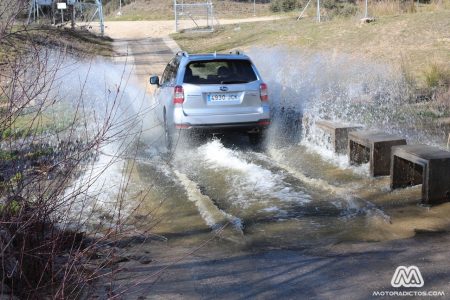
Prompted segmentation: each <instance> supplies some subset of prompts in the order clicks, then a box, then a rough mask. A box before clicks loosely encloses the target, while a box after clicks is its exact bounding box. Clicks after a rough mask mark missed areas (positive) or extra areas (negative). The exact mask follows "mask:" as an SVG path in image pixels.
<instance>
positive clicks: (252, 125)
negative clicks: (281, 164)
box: [175, 119, 270, 131]
mask: <svg viewBox="0 0 450 300" xmlns="http://www.w3.org/2000/svg"><path fill="white" fill-rule="evenodd" d="M269 126H270V119H262V120H259V121H258V122H244V123H222V124H190V123H182V124H175V128H176V129H185V130H199V131H219V130H220V131H254V130H264V129H267V128H268V127H269Z"/></svg>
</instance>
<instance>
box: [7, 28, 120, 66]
mask: <svg viewBox="0 0 450 300" xmlns="http://www.w3.org/2000/svg"><path fill="white" fill-rule="evenodd" d="M112 42H113V40H112V39H110V38H108V37H101V36H97V35H94V34H92V33H90V32H89V31H84V30H71V29H67V28H56V27H50V26H27V27H22V26H16V27H14V29H13V30H12V31H11V32H10V33H9V34H8V35H6V36H5V37H3V38H2V40H1V41H0V65H1V64H6V61H7V60H8V59H12V58H13V57H15V56H17V55H18V54H24V53H26V51H29V50H30V49H31V48H34V47H36V46H46V47H57V48H59V49H63V50H64V51H67V52H69V53H71V54H73V55H76V56H95V55H100V56H112V55H114V50H113V46H112Z"/></svg>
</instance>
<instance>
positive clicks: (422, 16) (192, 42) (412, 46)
mask: <svg viewBox="0 0 450 300" xmlns="http://www.w3.org/2000/svg"><path fill="white" fill-rule="evenodd" d="M449 28H450V10H448V9H447V10H440V11H434V12H420V13H414V14H402V15H397V16H385V17H380V18H378V19H377V20H376V21H375V22H373V23H369V24H360V23H359V20H357V19H355V18H346V19H342V18H341V19H335V20H333V21H328V22H323V23H316V22H314V21H312V20H307V19H304V20H300V21H297V20H296V19H295V18H290V19H282V20H277V21H270V22H259V23H247V24H240V26H239V28H237V26H236V25H229V26H223V27H221V28H220V29H219V30H217V31H216V32H213V33H207V34H192V33H189V34H188V33H186V34H185V33H182V34H174V35H172V37H173V38H174V39H175V40H176V41H177V43H178V44H179V45H180V47H181V48H182V49H184V50H186V51H189V52H192V53H198V52H214V51H225V50H229V49H233V48H244V49H245V48H249V47H252V46H260V47H275V46H280V45H283V46H285V47H288V48H293V49H298V48H301V49H310V50H312V51H317V50H319V51H326V52H333V53H345V54H350V55H353V56H356V57H358V56H359V57H365V58H367V59H370V60H374V61H380V62H384V63H388V64H392V65H394V66H398V67H399V68H400V64H401V62H402V61H405V60H406V61H407V62H408V69H409V70H408V71H409V72H411V73H412V75H413V76H414V77H415V78H416V79H417V80H418V81H421V82H422V83H423V82H424V80H425V79H424V76H423V71H424V70H426V69H427V68H428V67H429V66H430V65H431V64H437V65H442V66H445V67H447V66H448V65H449V62H450V35H449V34H450V31H449Z"/></svg>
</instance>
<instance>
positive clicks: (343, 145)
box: [315, 120, 362, 154]
mask: <svg viewBox="0 0 450 300" xmlns="http://www.w3.org/2000/svg"><path fill="white" fill-rule="evenodd" d="M315 124H316V127H317V128H319V129H321V130H322V131H324V132H326V133H327V134H329V135H330V138H331V145H332V148H333V150H334V152H336V153H340V154H345V153H347V149H348V147H347V144H348V134H349V132H350V131H356V130H359V129H362V126H357V125H348V124H344V123H340V122H333V121H327V120H317V121H316V123H315Z"/></svg>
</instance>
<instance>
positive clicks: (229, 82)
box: [220, 80, 248, 84]
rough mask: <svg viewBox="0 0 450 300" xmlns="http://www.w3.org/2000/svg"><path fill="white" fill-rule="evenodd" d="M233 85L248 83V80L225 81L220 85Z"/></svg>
mask: <svg viewBox="0 0 450 300" xmlns="http://www.w3.org/2000/svg"><path fill="white" fill-rule="evenodd" d="M232 83H248V81H247V80H224V81H221V82H220V84H232Z"/></svg>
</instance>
